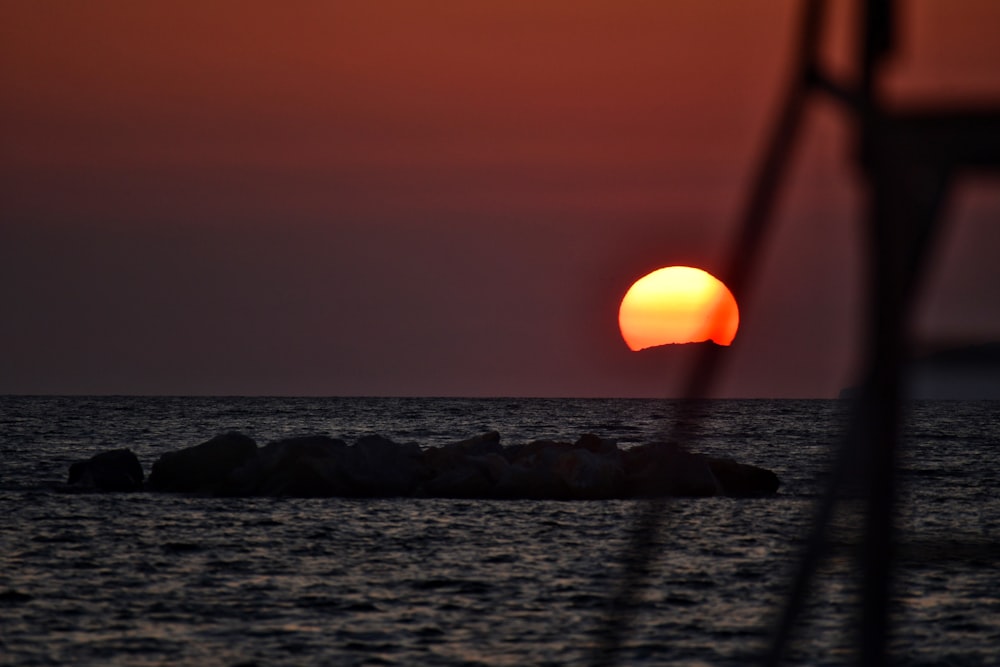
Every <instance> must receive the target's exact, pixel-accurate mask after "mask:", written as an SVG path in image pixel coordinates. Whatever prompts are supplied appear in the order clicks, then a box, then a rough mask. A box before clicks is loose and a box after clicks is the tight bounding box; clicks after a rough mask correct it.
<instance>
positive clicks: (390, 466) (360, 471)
mask: <svg viewBox="0 0 1000 667" xmlns="http://www.w3.org/2000/svg"><path fill="white" fill-rule="evenodd" d="M340 465H341V471H342V473H343V475H344V478H345V479H346V480H347V483H348V485H349V486H350V487H351V488H352V489H353V493H351V494H350V495H354V496H372V497H393V496H408V495H410V494H412V493H413V491H414V490H415V489H416V486H417V483H418V481H419V478H420V477H421V473H422V472H423V467H424V466H423V452H422V451H421V449H420V446H419V445H417V444H415V443H398V442H393V441H392V440H389V439H388V438H383V437H382V436H379V435H369V436H365V437H363V438H360V439H359V440H358V441H357V442H356V443H355V444H354V446H353V447H348V448H347V449H346V450H344V458H343V460H342V461H341V464H340Z"/></svg>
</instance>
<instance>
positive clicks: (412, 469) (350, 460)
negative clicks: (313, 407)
mask: <svg viewBox="0 0 1000 667" xmlns="http://www.w3.org/2000/svg"><path fill="white" fill-rule="evenodd" d="M423 469H424V465H423V461H422V452H421V450H420V447H419V446H417V445H415V444H412V443H408V444H400V443H397V442H393V441H392V440H389V439H388V438H383V437H382V436H378V435H369V436H365V437H363V438H360V439H359V440H358V441H357V442H356V443H355V444H354V445H353V446H348V445H347V444H346V443H345V442H344V441H342V440H335V439H333V438H329V437H327V436H311V437H303V438H289V439H286V440H279V441H277V442H272V443H269V444H268V445H266V446H265V447H262V448H261V449H259V450H258V451H257V453H256V455H255V456H254V457H252V458H250V459H248V460H247V461H246V462H244V464H243V465H242V466H240V467H239V468H238V469H236V470H234V471H233V472H232V474H231V475H230V477H229V484H228V485H227V486H226V487H225V489H224V491H223V492H224V493H227V494H231V495H263V496H296V497H329V496H341V497H381V498H385V497H393V496H409V495H412V494H413V492H414V490H415V488H416V486H417V483H418V482H419V480H420V479H421V477H422V472H423Z"/></svg>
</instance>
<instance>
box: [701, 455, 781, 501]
mask: <svg viewBox="0 0 1000 667" xmlns="http://www.w3.org/2000/svg"><path fill="white" fill-rule="evenodd" d="M707 461H708V467H709V469H710V470H711V471H712V474H713V475H715V479H717V480H718V481H719V486H720V487H722V493H724V494H725V495H727V496H736V497H756V496H769V495H772V494H774V493H777V492H778V487H779V486H781V481H780V480H779V479H778V476H777V475H775V474H774V473H773V472H772V471H770V470H767V469H766V468H758V467H757V466H752V465H748V464H746V463H737V462H736V461H733V460H732V459H721V458H708V459H707Z"/></svg>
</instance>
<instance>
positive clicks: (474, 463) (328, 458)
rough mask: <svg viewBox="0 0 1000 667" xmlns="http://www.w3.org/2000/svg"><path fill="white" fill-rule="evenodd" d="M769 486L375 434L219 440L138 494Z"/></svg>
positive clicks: (86, 478) (662, 464)
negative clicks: (261, 443) (348, 438)
mask: <svg viewBox="0 0 1000 667" xmlns="http://www.w3.org/2000/svg"><path fill="white" fill-rule="evenodd" d="M69 484H70V487H71V488H81V489H86V490H107V491H131V490H136V489H139V488H141V487H142V468H141V466H140V465H139V462H138V460H137V459H136V457H135V455H134V454H132V452H131V451H129V450H124V449H123V450H115V451H111V452H104V453H103V454H98V455H97V456H95V457H93V458H91V459H90V460H88V461H83V462H80V463H74V464H73V465H72V466H71V467H70V476H69ZM779 484H780V482H779V480H778V477H777V475H775V474H774V473H773V472H771V471H770V470H765V469H764V468H758V467H756V466H752V465H746V464H742V463H737V462H736V461H733V460H731V459H725V458H709V457H705V456H702V455H700V454H693V453H691V452H688V451H687V450H685V449H684V448H683V447H680V446H679V445H676V444H670V443H652V444H646V445H639V446H636V447H632V448H630V449H627V450H622V449H619V447H618V445H617V444H616V443H615V442H614V441H611V440H604V439H602V438H599V437H598V436H596V435H592V434H586V435H583V436H581V437H580V438H579V439H578V440H577V441H576V442H572V443H570V442H556V441H553V440H536V441H534V442H530V443H527V444H523V445H514V446H512V447H503V446H502V445H501V444H500V435H499V434H498V433H496V432H493V431H491V432H489V433H484V434H482V435H479V436H476V437H473V438H469V439H466V440H461V441H459V442H455V443H452V444H449V445H445V446H443V447H434V448H429V449H426V450H421V448H420V447H419V446H418V445H416V444H413V443H406V444H400V443H397V442H394V441H392V440H390V439H388V438H383V437H381V436H378V435H370V436H365V437H363V438H360V439H359V440H358V441H357V442H356V443H355V444H353V445H348V444H346V443H345V442H344V441H342V440H336V439H334V438H330V437H327V436H308V437H299V438H287V439H284V440H278V441H275V442H271V443H269V444H268V445H266V446H265V447H262V448H258V447H257V445H256V443H255V442H254V441H253V440H252V439H250V438H248V437H247V436H245V435H242V434H240V433H236V432H231V433H226V434H224V435H220V436H217V437H215V438H212V439H211V440H209V441H208V442H204V443H202V444H200V445H197V446H194V447H188V448H185V449H181V450H178V451H174V452H168V453H166V454H163V455H162V456H161V457H160V458H159V459H158V460H157V461H156V463H155V464H153V469H152V472H151V473H150V476H149V480H148V482H147V484H146V488H148V489H149V490H151V491H177V492H194V493H210V494H215V495H236V496H294V497H330V496H339V497H395V496H401V497H413V496H416V497H433V498H507V499H534V500H541V499H552V500H582V499H588V500H599V499H610V498H636V497H668V496H713V495H718V494H725V495H729V496H762V495H769V494H773V493H775V492H776V491H777V489H778V486H779Z"/></svg>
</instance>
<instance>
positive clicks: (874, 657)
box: [593, 0, 1000, 667]
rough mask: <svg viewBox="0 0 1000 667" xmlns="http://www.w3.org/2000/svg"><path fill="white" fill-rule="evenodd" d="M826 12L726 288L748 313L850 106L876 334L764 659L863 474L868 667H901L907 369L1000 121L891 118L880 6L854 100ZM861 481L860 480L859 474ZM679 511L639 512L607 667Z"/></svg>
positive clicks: (779, 128)
mask: <svg viewBox="0 0 1000 667" xmlns="http://www.w3.org/2000/svg"><path fill="white" fill-rule="evenodd" d="M824 4H825V3H824V2H823V1H822V0H809V1H808V2H805V3H804V6H803V13H802V17H801V21H802V23H801V27H800V30H799V41H798V44H797V47H796V51H795V65H794V69H793V72H792V75H791V78H790V81H789V84H788V88H787V90H786V93H785V96H784V103H783V105H782V107H781V110H780V112H779V114H778V118H777V122H776V123H775V125H774V127H773V128H772V131H771V137H770V141H769V143H768V144H767V149H766V151H765V152H764V154H763V156H762V159H761V162H760V164H759V165H758V167H757V170H756V174H757V176H756V178H755V180H754V183H753V186H752V188H751V190H750V195H749V199H748V201H747V202H746V206H745V208H744V212H743V216H742V218H741V220H740V222H739V226H738V229H737V235H736V239H735V242H734V245H733V246H732V247H731V248H730V252H729V256H728V259H729V262H728V264H727V265H726V266H727V267H728V273H726V274H725V275H724V282H726V283H727V284H728V285H729V286H730V288H731V289H732V290H733V292H734V293H735V294H736V295H737V298H738V300H739V301H740V303H745V302H746V301H748V300H749V298H748V294H749V291H750V290H749V288H750V285H751V282H752V280H753V278H754V273H755V271H756V270H757V266H758V264H759V261H760V260H759V257H760V250H761V248H762V247H763V244H764V241H765V239H766V235H767V231H768V222H769V220H770V218H771V217H772V214H773V211H774V208H775V206H776V204H777V201H778V197H779V194H780V192H779V190H780V186H781V183H782V180H783V178H784V177H785V175H786V173H787V171H788V168H789V164H790V162H791V159H792V157H793V151H794V144H795V142H796V140H797V137H798V135H799V133H800V130H801V126H802V123H803V120H804V116H805V111H806V105H807V102H808V101H809V97H810V95H811V94H812V93H814V92H821V93H824V94H826V95H828V96H829V97H830V98H832V99H833V100H835V101H837V102H839V103H840V104H841V105H843V107H844V108H845V109H846V110H847V112H848V117H849V119H851V120H852V121H853V122H854V123H855V125H856V128H855V129H856V132H857V135H858V140H859V142H858V155H857V158H858V163H859V166H860V167H861V168H862V172H863V175H864V179H865V184H866V193H865V194H866V198H867V216H866V220H865V221H864V223H865V229H866V231H867V249H868V257H867V261H868V276H867V285H868V287H867V290H866V295H867V301H868V305H867V311H868V312H867V317H866V321H867V332H866V337H865V341H864V350H863V368H864V371H863V373H862V379H861V382H860V390H859V394H858V396H857V398H856V399H855V405H854V410H853V411H852V416H851V419H850V421H849V422H848V425H847V428H846V429H845V432H844V434H843V436H842V441H841V445H840V448H839V451H838V454H837V457H836V459H835V461H834V464H833V468H832V470H831V475H830V480H829V486H828V488H827V490H826V492H825V494H824V495H823V496H822V498H821V499H820V501H819V502H818V503H817V506H816V511H815V516H814V517H813V522H812V527H811V529H810V532H809V535H808V536H807V539H806V543H805V547H804V549H803V553H802V555H801V557H800V561H799V567H798V570H797V572H796V574H795V576H794V577H793V580H792V584H791V587H790V590H789V593H788V596H787V598H786V600H785V604H784V606H783V607H782V609H781V610H780V613H779V616H778V620H777V622H776V624H775V629H774V633H773V638H772V640H771V642H770V645H769V647H768V649H767V652H766V654H765V655H764V656H763V657H762V663H763V664H765V665H769V666H770V665H777V664H779V662H780V661H781V658H782V655H783V653H784V650H785V648H786V647H787V644H788V642H789V641H790V639H791V637H792V633H793V629H794V626H795V623H796V620H797V619H798V617H799V616H800V614H801V612H802V609H803V607H804V605H805V603H806V601H807V599H808V595H809V591H810V586H811V581H812V579H813V576H814V574H815V571H816V568H817V566H818V564H819V563H820V561H821V560H822V558H823V556H824V554H825V551H826V541H827V533H828V528H829V525H830V521H831V519H832V517H833V515H834V512H835V509H836V507H837V504H838V500H839V498H840V495H841V493H842V490H843V487H844V485H845V481H846V479H847V473H848V472H849V470H850V471H851V472H853V473H855V474H857V473H859V472H860V473H861V478H862V480H863V491H864V497H865V498H866V509H865V525H864V534H863V538H862V542H861V545H860V550H859V552H858V554H857V558H858V567H859V570H860V574H861V580H862V581H861V583H862V589H861V590H862V599H861V604H860V609H859V610H858V617H857V619H856V620H857V624H858V628H857V633H858V648H859V651H858V661H859V664H861V665H863V666H864V667H876V666H881V665H885V664H886V663H887V650H886V647H887V645H888V640H889V636H890V630H891V623H890V612H889V601H890V597H891V590H892V568H893V562H894V557H895V547H896V540H895V526H894V523H893V511H894V507H895V503H896V460H897V453H898V448H899V441H900V431H901V428H900V424H901V414H900V412H901V403H902V386H901V377H902V371H903V368H904V364H905V363H906V361H907V360H908V358H909V356H910V345H911V341H910V334H909V329H910V327H909V319H910V316H911V313H912V311H913V305H914V302H915V299H916V294H917V289H918V287H919V282H920V278H921V276H922V274H923V270H924V267H925V265H926V261H927V257H928V254H929V250H930V248H931V246H932V245H933V239H934V236H935V233H936V231H937V228H938V226H939V222H940V213H941V211H942V209H943V205H944V201H945V199H946V196H947V194H948V189H949V186H950V185H951V183H952V181H953V176H954V174H955V172H956V171H958V170H959V169H961V168H974V169H982V168H994V169H995V168H997V167H998V166H1000V114H998V113H997V112H996V111H995V110H971V111H968V110H966V111H958V112H954V111H941V110H929V111H916V112H914V111H910V112H906V113H898V112H890V111H887V110H886V109H885V107H884V105H882V104H881V103H880V100H879V98H878V89H877V85H876V83H877V77H878V71H879V68H880V66H881V65H882V64H883V63H884V61H885V60H886V58H887V57H888V55H889V54H890V53H891V52H892V47H893V43H894V35H893V17H894V3H893V2H892V1H891V0H868V1H867V2H865V3H864V4H863V6H862V11H861V12H859V18H860V21H861V25H860V26H859V36H860V40H859V43H858V55H857V63H858V71H857V77H858V80H857V82H856V85H855V86H853V87H851V86H845V85H842V84H840V83H838V82H836V81H835V80H834V79H833V78H831V77H829V76H827V75H826V74H825V73H824V71H823V68H822V66H821V63H820V60H819V58H818V48H819V43H820V37H821V29H822V22H823V15H824ZM719 352H720V348H718V347H716V346H713V345H707V346H705V347H703V348H702V350H701V353H700V356H699V357H698V359H697V361H696V363H695V364H694V366H693V367H692V369H691V374H690V376H689V377H688V381H687V383H686V391H685V394H684V395H685V396H687V397H689V398H690V399H692V400H687V401H683V402H681V403H680V404H679V406H678V410H677V413H676V414H675V417H674V421H673V426H672V428H671V432H670V440H673V441H680V440H681V439H682V436H683V435H684V433H683V431H684V429H685V428H686V425H688V424H690V423H691V422H692V421H694V420H697V419H698V418H699V404H698V402H697V400H696V399H698V398H701V397H705V396H708V395H709V389H710V388H711V386H712V384H713V383H714V382H715V379H716V377H717V374H718V371H719V367H720V361H721V356H720V354H719ZM854 467H857V468H859V469H858V470H853V468H854ZM667 509H668V503H667V501H664V500H662V499H655V500H650V501H648V502H647V503H645V504H644V505H643V506H642V507H641V509H640V510H639V512H638V516H637V518H636V520H635V525H634V528H633V530H632V533H631V541H630V544H629V549H628V551H627V553H626V554H625V558H624V573H623V577H622V581H621V586H620V588H619V591H618V593H617V595H616V596H615V597H614V599H613V600H612V602H611V605H610V609H609V614H608V618H607V620H606V623H605V625H604V626H603V628H602V632H601V635H600V637H599V643H598V647H597V651H596V652H595V660H594V662H593V664H594V665H598V666H606V665H613V664H615V662H616V661H617V658H618V656H619V654H620V651H621V646H622V644H623V643H624V641H625V638H626V633H627V630H628V627H629V625H630V622H631V620H632V618H633V614H634V610H635V608H636V606H637V604H636V603H637V596H638V594H639V592H640V591H641V590H642V587H643V584H644V581H645V580H646V578H647V576H648V574H649V569H650V563H651V561H652V556H653V552H654V549H655V548H656V544H657V540H656V536H657V534H658V532H659V531H660V530H661V529H662V528H663V526H664V523H665V519H666V517H665V514H666V510H667Z"/></svg>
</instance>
